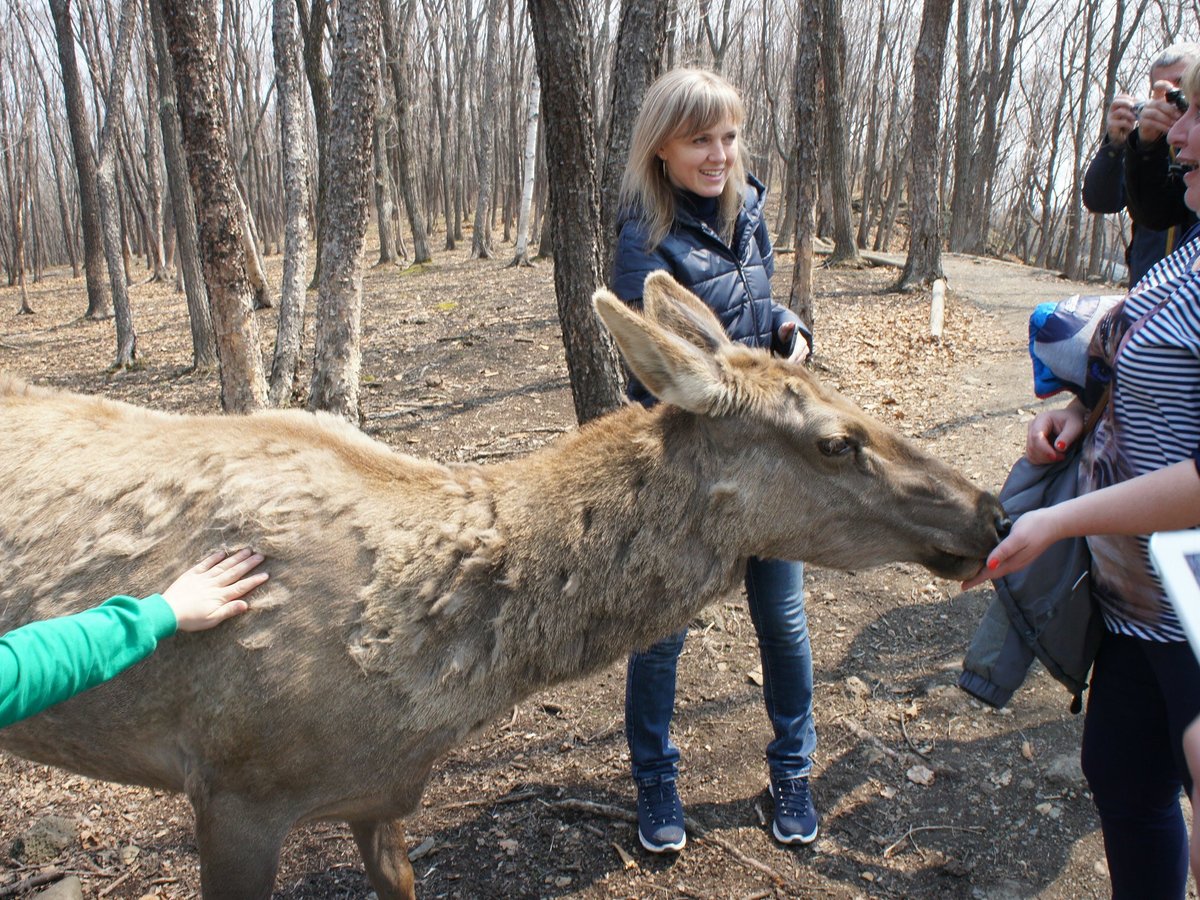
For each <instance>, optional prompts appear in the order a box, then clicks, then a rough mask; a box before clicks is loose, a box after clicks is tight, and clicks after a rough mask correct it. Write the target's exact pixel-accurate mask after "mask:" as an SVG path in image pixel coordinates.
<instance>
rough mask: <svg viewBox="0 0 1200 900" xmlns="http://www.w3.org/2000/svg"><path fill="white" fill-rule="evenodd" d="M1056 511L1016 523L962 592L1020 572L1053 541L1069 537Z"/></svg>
mask: <svg viewBox="0 0 1200 900" xmlns="http://www.w3.org/2000/svg"><path fill="white" fill-rule="evenodd" d="M1056 510H1057V507H1054V506H1049V507H1046V508H1044V509H1032V510H1030V511H1029V512H1027V513H1025V514H1024V515H1023V516H1021V517H1020V518H1019V519H1017V521H1016V522H1015V523H1014V524H1013V527H1012V531H1010V532H1009V533H1008V537H1006V538H1005V539H1004V540H1002V541H1001V542H1000V543H999V544H997V545H996V547H995V549H994V550H992V552H991V553H989V554H988V558H987V561H986V562H985V563H984V564H983V567H982V568H980V570H979V571H978V572H976V573H975V574H974V575H973V576H972V577H970V578H968V579H967V580H966V581H964V582H963V583H962V589H963V590H964V591H969V590H970V589H971V588H973V587H975V585H977V584H983V582H985V581H989V580H991V579H993V578H1001V577H1003V576H1005V575H1008V574H1009V573H1010V572H1017V571H1020V570H1021V569H1023V568H1025V567H1026V566H1027V565H1029V564H1030V563H1031V562H1033V561H1034V560H1035V559H1037V558H1038V557H1039V556H1041V555H1042V553H1043V552H1045V550H1046V548H1047V547H1049V546H1050V545H1051V544H1053V543H1054V542H1055V541H1059V540H1062V539H1063V538H1065V537H1069V535H1068V534H1066V533H1065V532H1064V530H1063V527H1062V524H1063V517H1062V516H1061V515H1060V514H1059V513H1058V512H1057V511H1056Z"/></svg>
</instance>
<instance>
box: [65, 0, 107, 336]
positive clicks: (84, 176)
mask: <svg viewBox="0 0 1200 900" xmlns="http://www.w3.org/2000/svg"><path fill="white" fill-rule="evenodd" d="M50 12H51V13H52V14H53V17H54V37H55V42H56V43H57V45H58V61H59V64H60V66H61V67H62V81H63V92H64V93H65V95H66V110H67V127H68V128H69V129H70V132H71V150H72V152H73V153H74V156H75V172H76V175H77V177H78V180H79V208H80V220H79V226H80V230H81V231H82V232H83V272H84V278H85V279H86V281H87V295H88V306H87V312H86V313H85V315H86V317H87V318H89V319H107V318H109V317H110V316H111V315H112V314H113V312H112V297H110V296H109V293H108V288H107V287H106V286H105V284H104V239H103V237H102V236H101V234H100V201H99V198H98V196H97V192H96V160H95V157H94V156H92V137H91V127H90V125H89V122H88V114H87V106H86V104H85V102H84V99H83V88H82V86H81V84H80V81H79V66H78V63H77V62H76V60H75V30H74V27H73V25H72V22H71V0H50Z"/></svg>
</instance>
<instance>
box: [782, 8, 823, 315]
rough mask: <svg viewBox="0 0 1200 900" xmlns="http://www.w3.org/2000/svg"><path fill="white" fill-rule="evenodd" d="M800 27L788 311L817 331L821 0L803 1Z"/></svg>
mask: <svg viewBox="0 0 1200 900" xmlns="http://www.w3.org/2000/svg"><path fill="white" fill-rule="evenodd" d="M797 12H798V18H799V21H798V22H797V28H796V62H795V69H794V71H793V73H792V96H793V99H794V103H795V105H796V108H795V118H796V146H795V151H794V153H793V160H792V172H793V176H792V183H793V184H794V186H795V187H794V190H795V201H794V203H795V216H796V257H795V268H793V269H792V284H791V288H790V290H789V291H788V308H789V309H791V310H792V311H793V312H794V313H796V315H798V316H799V317H800V318H801V319H803V320H804V322H805V323H806V324H807V325H808V326H809V327H810V328H812V329H813V335H814V337H815V336H816V333H817V332H816V323H815V321H814V318H813V305H812V304H813V238H814V237H815V232H816V224H817V223H816V206H817V131H818V129H817V116H818V112H817V81H818V79H819V77H820V76H819V74H818V68H819V66H820V58H821V57H820V49H819V47H818V45H817V36H818V35H819V34H820V31H821V0H801V2H800V4H799V9H798V10H797Z"/></svg>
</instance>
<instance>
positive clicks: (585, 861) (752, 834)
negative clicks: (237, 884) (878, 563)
mask: <svg viewBox="0 0 1200 900" xmlns="http://www.w3.org/2000/svg"><path fill="white" fill-rule="evenodd" d="M465 256H466V254H465V252H460V253H458V254H446V255H442V256H439V258H438V259H437V261H436V262H435V265H433V266H432V267H430V268H428V269H425V270H423V271H422V272H420V273H415V274H414V273H399V272H397V271H396V270H394V269H392V270H378V269H376V270H372V271H371V272H369V273H368V275H367V278H366V298H365V301H364V344H365V353H364V369H363V373H364V374H363V378H364V397H363V406H364V409H365V411H366V414H367V420H366V426H365V427H366V430H367V431H368V432H369V433H370V434H372V435H373V436H375V437H377V438H379V439H380V440H383V441H385V442H386V443H388V444H390V445H392V446H393V447H396V448H398V449H402V450H405V451H406V452H410V453H415V454H418V455H426V456H431V457H435V458H438V459H442V460H454V459H466V460H476V461H481V462H486V461H488V460H490V459H494V458H503V457H510V456H514V455H520V454H524V453H528V452H530V451H531V450H532V449H534V448H536V447H537V446H539V445H540V444H543V443H545V442H546V441H549V440H552V439H554V437H555V436H556V435H557V434H558V433H559V432H561V431H564V430H567V429H570V428H571V427H573V415H572V411H571V409H572V407H571V401H570V395H569V390H568V387H567V382H566V368H565V361H564V360H563V357H562V349H561V346H562V345H561V340H560V338H559V335H558V332H557V324H556V323H557V317H556V313H555V303H554V298H553V290H552V286H551V279H552V272H551V269H550V267H549V266H548V265H542V266H540V267H538V268H537V269H533V270H509V269H505V268H504V262H503V261H498V262H491V263H481V262H469V261H467V260H466V258H465ZM268 264H269V266H274V267H277V266H278V260H269V261H268ZM945 268H946V273H947V277H948V279H949V284H950V288H951V294H950V299H949V303H948V307H947V323H946V335H945V338H944V340H943V341H942V342H940V343H935V342H932V341H930V340H929V339H928V337H927V315H928V312H927V301H926V300H925V299H924V298H920V297H902V296H898V295H894V294H889V293H887V285H888V283H889V281H890V280H891V278H893V277H894V272H892V271H890V270H886V269H882V268H874V269H864V270H858V271H844V270H837V271H832V272H831V271H826V270H822V271H820V272H818V275H817V290H818V304H817V316H818V323H817V324H818V326H819V330H818V348H819V354H818V366H817V369H818V372H819V373H820V374H821V377H822V378H824V379H825V380H827V381H828V382H830V383H833V384H835V385H837V386H839V387H841V388H842V389H843V390H844V391H845V392H846V393H848V394H850V395H851V396H852V397H854V398H855V399H856V400H857V401H858V402H859V403H861V404H862V405H863V406H864V407H865V408H867V409H868V410H870V411H871V412H872V413H873V414H875V415H878V416H880V417H881V418H884V419H886V420H888V421H890V422H892V423H893V424H894V425H895V426H896V427H898V428H900V429H901V430H902V431H905V432H907V433H908V434H910V435H913V436H914V437H915V438H917V439H918V440H920V441H921V442H922V443H924V444H926V445H927V446H930V447H932V448H934V450H935V451H936V452H938V453H939V454H941V455H942V456H944V457H945V458H947V459H949V460H950V461H952V462H953V463H955V464H956V465H957V466H958V467H959V468H961V469H963V470H964V471H965V472H967V473H968V474H969V475H971V476H972V477H973V478H974V479H975V480H976V481H977V482H978V483H980V484H982V485H985V486H989V487H992V488H996V487H998V486H999V484H1000V482H1001V481H1002V479H1003V477H1004V474H1005V473H1006V472H1007V470H1008V467H1009V465H1010V464H1011V462H1012V461H1013V459H1014V458H1015V457H1016V456H1017V455H1018V453H1019V452H1020V448H1021V446H1022V445H1023V441H1024V433H1025V426H1026V424H1027V423H1028V420H1029V417H1030V415H1031V410H1032V409H1035V408H1037V406H1038V404H1037V403H1036V401H1035V400H1034V399H1033V397H1032V394H1031V392H1030V389H1029V384H1030V375H1029V364H1028V358H1027V356H1026V352H1025V340H1026V339H1025V328H1026V320H1027V316H1028V313H1029V310H1030V309H1031V308H1032V307H1033V305H1035V304H1036V303H1037V302H1039V301H1040V300H1043V299H1052V298H1056V297H1061V296H1065V295H1067V294H1070V293H1072V292H1075V291H1081V290H1088V288H1084V287H1083V286H1079V285H1072V284H1071V283H1069V282H1065V281H1062V280H1060V279H1058V278H1056V277H1055V276H1053V275H1052V274H1048V273H1043V272H1037V271H1033V270H1029V269H1026V268H1024V267H1020V266H1013V265H1009V264H1006V263H1000V262H996V261H993V260H986V261H983V260H976V259H974V258H970V257H959V256H949V257H947V258H946V260H945ZM790 274H791V273H790V265H789V261H788V260H787V258H786V257H783V258H781V265H780V271H779V272H778V273H777V275H776V284H777V286H779V285H784V284H786V283H787V280H788V279H789V278H790ZM272 277H274V278H276V279H277V277H278V272H277V271H273V272H272ZM82 297H83V289H82V284H81V283H80V282H74V281H71V280H70V279H68V278H66V277H65V275H61V274H59V275H54V276H52V277H51V278H48V279H47V280H46V281H45V282H43V283H41V284H39V285H35V286H34V291H33V298H32V299H33V304H34V307H35V309H37V310H38V315H37V316H35V317H22V318H20V319H17V318H15V317H13V316H12V315H11V312H10V311H11V310H13V309H15V294H14V292H13V291H12V290H3V289H0V310H2V311H3V312H2V313H0V368H2V369H5V370H9V371H13V372H16V373H18V374H20V375H22V376H24V377H26V378H30V379H33V380H37V381H40V382H43V383H50V384H56V385H60V386H64V387H68V388H71V389H74V390H82V391H86V392H90V393H106V394H108V395H110V396H113V397H117V398H120V399H127V400H130V401H132V402H135V403H139V404H142V405H147V406H154V407H159V408H164V409H172V410H180V411H189V412H194V411H215V408H216V396H217V391H216V388H215V379H214V378H213V377H212V376H211V375H195V374H192V373H189V372H187V370H186V366H187V362H188V347H187V327H186V320H185V319H184V315H185V313H184V310H183V304H182V301H181V300H180V299H179V298H178V296H176V295H174V294H173V293H172V292H170V291H169V290H167V289H165V288H162V287H159V286H154V285H138V286H135V288H134V302H135V304H136V305H135V309H136V311H137V316H138V319H137V321H138V326H139V331H140V334H141V336H142V341H143V344H142V346H143V356H144V364H145V367H144V368H143V369H141V370H139V371H137V372H133V373H130V374H127V375H122V376H119V377H116V378H112V379H105V378H104V377H103V376H102V375H101V374H100V373H101V372H102V371H103V369H104V366H105V365H106V364H107V361H108V359H109V357H110V353H111V342H112V335H111V323H109V324H96V323H86V322H83V321H82V320H80V319H79V318H78V316H79V312H80V311H81V310H82V308H83V299H82ZM260 315H261V319H260V322H261V323H262V327H263V335H264V342H266V341H269V340H270V338H271V331H270V326H271V323H272V319H271V315H272V314H270V313H263V314H260ZM807 590H808V598H809V599H808V608H809V620H810V629H811V632H812V635H813V647H814V657H815V660H814V661H815V669H816V673H815V678H816V704H815V705H816V710H815V714H816V719H817V731H818V737H819V742H820V743H819V747H818V750H817V754H816V757H815V776H814V780H813V784H814V793H815V796H816V798H817V802H818V806H819V808H820V810H821V814H822V836H821V837H820V839H819V840H818V841H817V842H816V843H815V844H814V845H812V846H811V847H807V848H802V849H785V848H782V847H780V846H778V845H777V844H775V843H774V841H773V840H772V839H771V837H770V835H769V826H768V825H766V824H765V823H767V822H769V816H770V813H771V803H770V800H769V798H768V797H767V796H766V793H765V787H766V769H765V765H764V763H763V761H762V750H763V747H765V745H766V743H767V741H768V740H769V733H768V726H767V723H766V721H765V716H764V714H763V710H762V697H761V689H760V688H759V687H758V685H757V684H756V683H755V679H756V677H758V676H757V672H756V670H757V668H758V661H757V651H756V642H755V639H754V632H753V627H752V625H751V623H750V621H749V617H748V614H747V612H746V609H745V603H744V600H743V599H742V598H741V597H736V596H734V597H730V598H728V600H727V601H726V602H725V603H722V604H720V605H719V606H717V607H715V608H713V609H711V610H710V611H709V612H708V613H706V614H705V616H703V617H702V619H701V620H699V621H698V622H697V623H696V625H695V627H694V628H693V630H692V635H691V637H690V638H689V641H688V644H687V648H686V650H685V652H684V655H683V657H682V661H681V670H680V683H679V690H678V702H677V715H676V719H675V723H674V731H673V734H674V737H675V739H676V741H677V743H679V745H680V747H681V748H682V751H683V755H684V763H683V769H682V773H681V779H680V787H681V792H682V794H683V798H684V802H685V803H686V805H687V810H688V814H689V815H690V816H691V817H692V818H693V819H694V821H695V822H697V823H698V824H699V825H700V826H702V828H703V829H704V830H705V833H704V834H703V835H701V834H699V833H696V834H694V836H693V840H692V841H691V843H690V844H689V846H688V847H687V849H686V851H685V852H684V853H682V854H680V855H679V856H678V857H676V858H658V857H654V856H651V855H650V854H647V853H645V852H643V851H642V850H641V849H640V847H639V846H638V843H637V838H636V836H635V834H634V831H633V828H632V826H631V825H630V823H629V821H628V815H629V812H630V810H631V809H632V804H631V790H630V783H629V778H628V774H627V771H628V759H627V754H626V751H625V742H624V737H623V733H622V697H623V688H624V668H623V666H622V665H616V666H613V667H611V668H610V669H608V670H606V671H605V672H603V673H601V674H600V675H598V676H596V677H595V678H592V679H590V680H588V681H585V682H580V683H577V684H572V685H566V686H563V687H560V688H558V689H555V690H553V691H550V692H547V693H545V694H544V695H540V696H537V697H534V698H531V699H529V700H528V701H526V702H524V703H522V704H520V705H519V706H518V707H517V708H516V709H514V710H513V712H512V715H511V717H509V718H507V719H505V720H503V721H499V722H496V723H493V725H492V726H490V727H489V728H488V729H486V730H485V731H484V732H483V733H481V734H480V735H479V736H478V737H477V738H476V740H474V741H473V742H472V743H470V744H469V745H466V746H463V747H460V748H459V749H457V750H456V751H455V752H454V753H452V754H451V755H450V756H449V757H448V758H447V759H446V760H445V761H444V762H443V763H442V764H440V765H439V766H438V767H437V769H436V770H435V773H434V777H433V779H432V781H431V783H430V785H429V789H428V790H427V792H426V795H425V798H424V805H423V808H422V810H421V811H420V812H419V813H418V814H417V815H415V816H414V817H413V818H412V819H411V821H410V822H409V823H408V828H409V837H410V849H412V850H413V855H414V858H415V859H414V867H415V870H416V875H417V879H418V891H419V894H420V896H421V897H422V898H424V900H429V898H434V897H446V898H461V900H476V898H493V897H496V898H509V897H519V898H535V897H536V898H572V900H575V898H578V900H585V898H586V900H596V898H608V897H638V898H642V897H645V898H674V897H689V898H714V900H716V898H749V897H757V898H767V897H772V898H793V897H838V898H851V897H961V898H971V900H1006V898H1018V897H1040V898H1047V900H1074V898H1080V897H1103V896H1106V895H1107V878H1106V876H1105V874H1104V869H1103V853H1102V850H1101V848H1100V841H1099V836H1098V833H1097V830H1096V823H1095V815H1094V812H1093V810H1092V806H1091V800H1090V798H1089V797H1088V795H1087V791H1086V786H1085V785H1084V784H1083V782H1082V779H1081V776H1080V774H1079V772H1078V764H1077V762H1076V761H1075V760H1076V756H1077V749H1078V740H1079V728H1080V724H1081V722H1080V720H1079V718H1078V717H1072V716H1070V715H1069V713H1068V712H1067V703H1068V700H1069V698H1068V696H1067V695H1066V693H1065V691H1063V690H1062V689H1061V688H1060V687H1059V686H1058V685H1057V684H1056V683H1054V682H1053V681H1052V680H1051V679H1050V678H1049V677H1048V676H1046V675H1045V673H1044V672H1040V671H1036V672H1035V673H1034V674H1033V675H1031V677H1030V678H1029V680H1028V681H1027V682H1026V685H1025V686H1024V687H1023V688H1022V690H1021V691H1020V692H1018V694H1017V695H1016V696H1015V697H1014V699H1013V701H1012V703H1011V704H1010V706H1009V708H1008V709H1006V710H1003V711H999V712H996V711H992V710H988V709H985V708H983V707H982V706H980V705H979V704H977V703H974V702H972V701H971V700H970V699H969V698H967V697H966V696H965V695H964V694H962V692H960V691H959V690H958V689H957V688H956V687H955V686H954V684H955V680H956V678H957V675H958V672H959V668H960V664H961V660H962V655H963V652H964V650H965V649H966V646H967V645H968V643H969V641H970V638H971V635H972V633H973V631H974V628H975V624H976V622H977V621H978V618H979V616H980V615H981V614H982V612H983V610H984V608H985V607H986V605H987V602H988V600H989V599H990V590H987V589H977V590H975V591H972V592H970V593H969V594H966V595H962V594H960V592H959V591H958V589H957V586H956V585H954V584H951V583H948V582H944V581H940V580H937V579H932V578H931V577H930V576H929V575H928V573H926V572H925V571H924V570H923V569H921V568H919V567H917V566H912V565H898V566H889V567H885V568H882V569H878V570H874V571H870V572H860V573H840V572H831V571H825V570H817V569H810V570H809V572H808V576H807ZM53 817H58V818H60V819H61V820H63V821H64V822H65V823H66V828H67V835H68V837H67V841H66V844H65V847H64V848H63V849H62V850H61V851H54V852H50V853H49V855H46V854H44V853H43V854H42V855H39V856H36V857H35V856H34V855H32V854H31V852H30V844H29V840H28V838H29V835H30V832H31V829H34V828H35V827H36V826H38V824H39V823H43V822H45V821H47V820H48V819H51V818H53ZM55 854H57V855H55ZM51 866H57V867H58V868H60V869H65V870H72V871H76V872H79V873H80V875H81V878H82V881H83V884H84V889H85V892H86V896H89V897H93V896H97V895H99V894H100V892H106V893H105V896H108V897H112V898H124V900H138V898H143V897H147V896H151V897H169V898H190V897H194V896H196V892H197V873H196V853H195V846H194V839H193V837H192V833H191V813H190V810H189V809H188V807H187V805H186V804H185V803H184V802H183V801H181V800H180V799H179V798H178V797H173V796H169V795H164V794H161V793H156V792H151V791H147V790H143V789H140V788H128V787H122V786H115V785H106V784H101V783H97V782H93V781H89V780H88V779H85V778H82V777H79V776H75V775H69V774H66V773H63V772H61V771H57V770H53V769H49V768H46V767H43V766H38V765H34V764H32V763H28V762H25V761H23V760H18V759H15V758H13V757H6V756H3V755H0V888H3V887H4V886H5V885H6V884H11V883H14V882H16V881H19V880H21V879H22V878H26V877H29V876H30V875H34V874H37V873H39V872H43V871H45V870H46V869H47V868H48V867H51ZM275 896H276V897H285V898H293V900H299V898H356V900H357V898H367V897H370V896H373V895H372V894H371V893H370V890H369V887H368V886H367V883H366V880H365V878H364V877H363V875H362V872H361V865H360V863H359V860H358V856H357V853H356V851H355V849H354V845H353V841H352V839H351V837H350V835H349V832H348V829H347V828H346V827H345V826H344V825H343V824H341V823H324V824H317V825H313V826H309V827H305V828H300V829H297V830H296V831H295V832H294V833H293V834H292V835H291V837H290V838H289V839H288V842H287V844H286V845H285V848H284V854H283V860H282V866H281V870H280V876H279V879H278V881H277V890H276V895H275Z"/></svg>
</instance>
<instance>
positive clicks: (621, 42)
mask: <svg viewBox="0 0 1200 900" xmlns="http://www.w3.org/2000/svg"><path fill="white" fill-rule="evenodd" d="M669 5H670V0H621V24H620V26H619V27H618V29H617V46H616V50H615V51H614V58H615V59H618V60H620V65H617V66H614V67H613V72H612V87H611V91H610V93H609V100H608V138H607V140H606V141H605V144H604V148H605V149H604V161H603V164H602V166H603V167H602V170H601V176H600V253H601V260H602V262H601V267H600V271H601V272H602V273H603V274H604V276H605V277H606V278H607V277H608V275H609V273H611V272H612V263H613V259H612V255H613V250H614V249H615V247H616V243H617V214H618V212H619V210H618V209H617V202H618V196H619V195H620V192H621V176H622V174H623V173H624V171H625V162H626V160H627V159H628V158H629V139H630V137H632V135H633V123H634V120H635V119H636V118H637V112H638V107H639V106H641V103H642V98H643V97H644V96H645V95H646V89H647V88H648V87H650V84H651V82H653V81H654V79H655V78H656V77H657V76H658V74H659V72H661V71H662V66H661V60H662V52H663V45H664V44H665V43H666V40H667V10H668V8H669Z"/></svg>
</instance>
